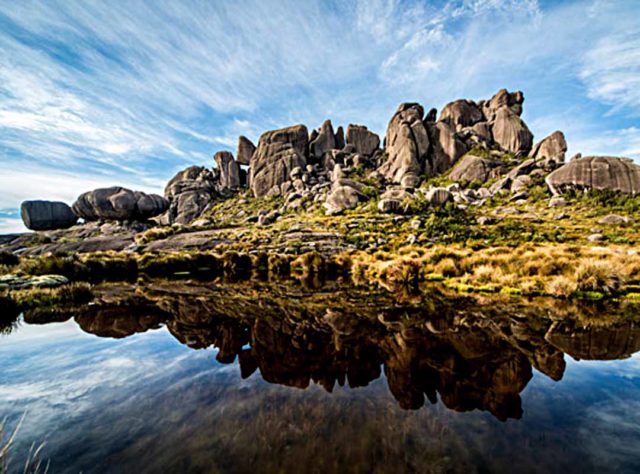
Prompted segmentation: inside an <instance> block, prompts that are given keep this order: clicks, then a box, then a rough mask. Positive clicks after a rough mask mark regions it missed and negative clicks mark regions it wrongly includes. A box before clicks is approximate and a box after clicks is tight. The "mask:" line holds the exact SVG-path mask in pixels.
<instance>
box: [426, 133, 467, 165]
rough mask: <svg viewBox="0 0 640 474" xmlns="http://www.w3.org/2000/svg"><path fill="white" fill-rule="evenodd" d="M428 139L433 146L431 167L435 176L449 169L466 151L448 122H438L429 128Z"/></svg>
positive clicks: (463, 143) (462, 142)
mask: <svg viewBox="0 0 640 474" xmlns="http://www.w3.org/2000/svg"><path fill="white" fill-rule="evenodd" d="M429 137H430V139H431V144H432V146H433V157H432V161H433V167H434V171H435V172H436V173H437V174H440V173H444V172H445V171H447V170H448V169H450V168H451V167H452V166H453V165H454V164H455V163H456V162H457V161H458V159H459V158H460V157H461V156H462V155H464V154H465V153H466V152H467V150H468V146H467V145H466V144H465V142H464V141H462V139H461V138H460V137H458V135H456V133H455V128H454V127H452V126H451V125H450V124H449V123H448V122H445V121H440V122H437V123H435V124H433V125H432V126H430V127H429Z"/></svg>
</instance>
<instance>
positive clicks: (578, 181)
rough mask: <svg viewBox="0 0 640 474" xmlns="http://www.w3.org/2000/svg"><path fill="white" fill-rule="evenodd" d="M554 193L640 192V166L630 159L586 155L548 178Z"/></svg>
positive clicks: (547, 180)
mask: <svg viewBox="0 0 640 474" xmlns="http://www.w3.org/2000/svg"><path fill="white" fill-rule="evenodd" d="M546 182H547V186H549V189H550V190H551V192H552V193H553V194H556V195H557V194H561V193H563V192H564V191H567V190H569V189H576V190H591V189H599V190H611V191H619V192H622V193H626V194H637V193H639V192H640V166H638V165H636V164H635V163H634V162H633V160H631V159H629V158H618V157H614V156H585V157H582V158H578V159H575V160H572V161H570V162H569V163H566V164H564V165H563V166H561V167H560V168H558V169H557V170H555V171H554V172H552V173H551V174H549V175H548V176H547V178H546Z"/></svg>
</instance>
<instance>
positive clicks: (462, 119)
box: [440, 100, 485, 131]
mask: <svg viewBox="0 0 640 474" xmlns="http://www.w3.org/2000/svg"><path fill="white" fill-rule="evenodd" d="M484 120H485V119H484V115H483V113H482V109H481V108H480V106H478V104H476V103H475V102H473V101H471V100H456V101H454V102H450V103H448V104H447V105H445V107H444V108H443V109H442V112H440V121H442V122H445V123H448V124H449V125H451V126H452V127H453V130H454V131H458V130H461V129H462V128H463V127H471V126H473V125H475V124H476V123H478V122H482V121H484Z"/></svg>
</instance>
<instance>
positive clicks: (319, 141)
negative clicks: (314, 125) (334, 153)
mask: <svg viewBox="0 0 640 474" xmlns="http://www.w3.org/2000/svg"><path fill="white" fill-rule="evenodd" d="M336 148H338V146H337V145H336V135H335V133H333V125H332V124H331V120H325V122H324V123H323V124H322V127H320V130H318V132H317V136H316V137H315V139H314V140H313V141H311V142H310V143H309V156H313V157H314V158H316V160H320V159H321V158H322V157H323V156H324V154H325V153H326V152H328V151H329V150H334V149H336Z"/></svg>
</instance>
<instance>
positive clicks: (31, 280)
mask: <svg viewBox="0 0 640 474" xmlns="http://www.w3.org/2000/svg"><path fill="white" fill-rule="evenodd" d="M67 283H69V280H68V279H67V278H66V277H65V276H62V275H37V276H31V275H13V274H9V275H0V290H7V289H8V290H22V289H25V288H55V287H57V286H61V285H66V284H67Z"/></svg>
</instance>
